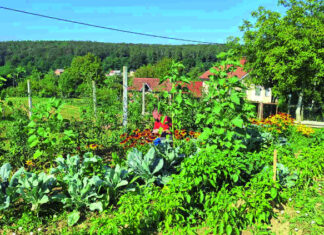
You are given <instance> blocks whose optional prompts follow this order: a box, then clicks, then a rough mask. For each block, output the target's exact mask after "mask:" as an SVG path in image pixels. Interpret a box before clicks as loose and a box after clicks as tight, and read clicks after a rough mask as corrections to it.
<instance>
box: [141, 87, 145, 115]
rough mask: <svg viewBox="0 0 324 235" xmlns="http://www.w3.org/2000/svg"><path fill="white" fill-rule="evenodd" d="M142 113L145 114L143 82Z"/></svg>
mask: <svg viewBox="0 0 324 235" xmlns="http://www.w3.org/2000/svg"><path fill="white" fill-rule="evenodd" d="M142 89H143V90H142V115H144V114H145V83H143V88H142Z"/></svg>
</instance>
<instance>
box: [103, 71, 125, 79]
mask: <svg viewBox="0 0 324 235" xmlns="http://www.w3.org/2000/svg"><path fill="white" fill-rule="evenodd" d="M105 75H106V77H110V76H115V75H117V76H121V75H122V73H121V71H120V70H111V71H110V72H109V73H106V74H105Z"/></svg>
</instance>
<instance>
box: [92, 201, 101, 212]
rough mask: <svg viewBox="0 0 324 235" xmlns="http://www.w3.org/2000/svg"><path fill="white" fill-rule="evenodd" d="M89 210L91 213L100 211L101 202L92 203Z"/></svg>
mask: <svg viewBox="0 0 324 235" xmlns="http://www.w3.org/2000/svg"><path fill="white" fill-rule="evenodd" d="M89 209H90V210H91V211H94V210H98V211H100V212H101V211H102V203H101V202H94V203H91V204H90V206H89Z"/></svg>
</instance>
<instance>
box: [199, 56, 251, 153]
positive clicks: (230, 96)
mask: <svg viewBox="0 0 324 235" xmlns="http://www.w3.org/2000/svg"><path fill="white" fill-rule="evenodd" d="M218 58H219V59H220V62H218V63H216V64H215V67H214V68H212V69H211V72H212V73H213V75H212V76H210V80H209V81H206V84H207V87H208V91H207V93H206V94H205V97H204V98H203V99H202V100H201V102H200V104H201V105H200V110H199V114H197V120H196V123H197V124H200V125H201V126H203V127H204V128H203V132H202V134H201V135H200V139H201V140H202V141H203V142H205V143H206V144H207V146H208V147H212V148H219V149H222V150H224V151H228V150H231V151H232V150H233V151H236V153H239V150H241V149H242V148H245V145H244V144H243V142H242V138H246V137H247V134H246V131H245V126H246V125H247V123H248V119H249V118H250V117H252V116H253V111H252V110H253V106H252V105H251V104H249V103H247V102H246V100H245V99H244V98H245V87H244V85H243V84H242V82H241V81H240V80H239V79H238V78H237V77H236V76H232V74H233V73H234V72H235V70H236V69H237V68H238V66H241V65H240V63H239V61H238V60H235V59H234V58H233V52H232V51H228V52H226V53H225V52H223V53H221V54H219V55H218Z"/></svg>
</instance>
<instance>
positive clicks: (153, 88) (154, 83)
mask: <svg viewBox="0 0 324 235" xmlns="http://www.w3.org/2000/svg"><path fill="white" fill-rule="evenodd" d="M159 83H160V79H159V78H134V80H133V85H132V86H131V87H129V88H128V90H133V91H142V89H143V84H144V87H145V91H148V92H163V91H167V92H170V91H171V89H172V84H171V82H170V80H169V79H168V80H166V81H165V82H163V83H162V84H159ZM177 85H181V84H180V83H178V84H177ZM181 86H182V87H186V88H187V89H188V92H191V93H192V94H193V95H194V96H195V97H201V95H202V90H203V81H196V82H190V83H188V84H182V85H181Z"/></svg>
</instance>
